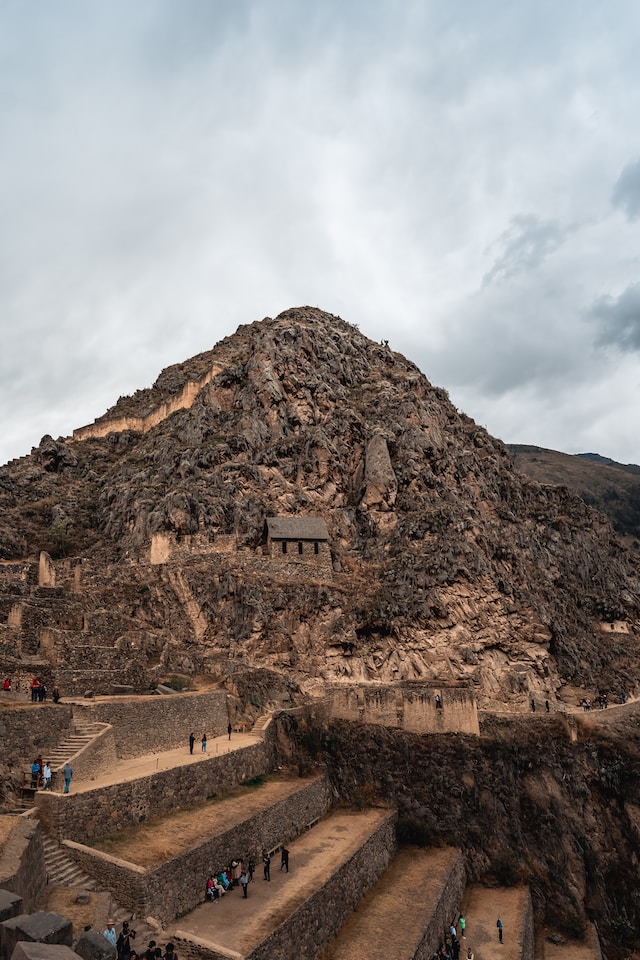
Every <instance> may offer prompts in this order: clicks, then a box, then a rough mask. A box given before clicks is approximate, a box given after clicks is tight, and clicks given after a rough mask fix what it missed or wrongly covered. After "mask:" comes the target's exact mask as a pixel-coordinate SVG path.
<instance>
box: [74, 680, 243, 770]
mask: <svg viewBox="0 0 640 960" xmlns="http://www.w3.org/2000/svg"><path fill="white" fill-rule="evenodd" d="M74 714H75V716H76V717H77V719H78V720H86V721H99V722H101V723H110V724H111V725H112V726H113V730H114V737H115V749H116V755H117V756H118V757H127V758H129V757H141V756H144V755H145V754H147V753H153V752H157V751H161V750H173V749H175V748H176V747H180V746H183V745H184V746H186V744H187V743H188V742H189V734H190V733H191V731H192V730H193V732H194V733H195V735H196V737H197V738H198V739H199V738H200V737H201V735H202V732H203V731H206V733H207V736H208V737H210V738H213V737H217V736H221V735H222V734H224V733H226V731H227V724H228V723H229V713H228V709H227V695H226V693H225V691H224V690H209V691H207V692H206V693H196V694H194V693H184V694H182V693H175V694H167V695H166V696H157V695H155V696H149V697H144V698H141V697H136V699H135V700H133V699H131V698H110V699H109V700H96V701H94V702H88V703H83V704H78V705H77V706H76V707H75V709H74Z"/></svg>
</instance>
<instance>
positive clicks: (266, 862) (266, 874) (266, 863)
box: [262, 850, 271, 880]
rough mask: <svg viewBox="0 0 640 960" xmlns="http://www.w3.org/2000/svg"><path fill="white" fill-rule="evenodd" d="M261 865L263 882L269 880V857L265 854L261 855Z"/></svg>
mask: <svg viewBox="0 0 640 960" xmlns="http://www.w3.org/2000/svg"><path fill="white" fill-rule="evenodd" d="M262 865H263V867H264V877H263V880H271V857H270V856H269V854H268V853H267V852H266V850H265V852H264V853H263V854H262Z"/></svg>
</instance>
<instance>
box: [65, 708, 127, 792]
mask: <svg viewBox="0 0 640 960" xmlns="http://www.w3.org/2000/svg"><path fill="white" fill-rule="evenodd" d="M68 759H69V761H70V763H71V766H72V768H73V776H74V777H75V779H76V782H77V781H78V780H84V781H86V780H92V779H93V778H94V777H95V776H96V775H97V774H100V773H102V772H103V771H105V770H112V769H113V768H114V765H115V764H116V763H117V762H118V760H117V757H116V747H115V740H114V736H113V727H110V726H109V725H108V724H105V725H104V729H103V730H102V732H101V733H99V734H98V735H97V736H96V737H95V739H94V740H91V741H90V742H89V743H88V744H87V745H86V746H85V747H82V749H81V750H79V751H78V752H77V753H74V754H73V755H71V756H70V757H69V758H68ZM63 767H64V763H63V764H60V766H59V767H56V768H55V769H54V770H53V771H52V774H53V775H52V777H51V787H52V789H53V790H60V789H62V787H63V786H64V776H63V773H62V768H63Z"/></svg>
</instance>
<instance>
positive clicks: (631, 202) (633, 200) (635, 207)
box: [611, 160, 640, 221]
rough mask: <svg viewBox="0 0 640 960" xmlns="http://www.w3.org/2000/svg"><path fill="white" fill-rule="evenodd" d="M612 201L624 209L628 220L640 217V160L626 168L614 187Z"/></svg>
mask: <svg viewBox="0 0 640 960" xmlns="http://www.w3.org/2000/svg"><path fill="white" fill-rule="evenodd" d="M611 202H612V203H613V206H614V207H616V208H618V209H619V210H622V211H623V213H624V214H625V215H626V217H627V220H631V221H633V220H637V219H638V218H640V160H636V162H635V163H629V164H627V166H626V167H625V168H624V170H623V171H622V173H621V174H620V176H619V177H618V180H617V181H616V184H615V186H614V188H613V196H612V198H611Z"/></svg>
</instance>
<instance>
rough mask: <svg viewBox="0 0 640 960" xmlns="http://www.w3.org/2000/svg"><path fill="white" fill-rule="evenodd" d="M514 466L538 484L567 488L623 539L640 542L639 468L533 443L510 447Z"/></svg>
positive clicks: (608, 459)
mask: <svg viewBox="0 0 640 960" xmlns="http://www.w3.org/2000/svg"><path fill="white" fill-rule="evenodd" d="M507 449H508V450H509V453H510V454H511V456H512V458H513V462H514V466H515V467H516V469H517V470H519V471H520V472H521V473H524V474H526V476H528V477H530V478H531V479H533V480H537V481H538V483H552V484H561V485H563V486H566V487H567V488H568V489H569V490H571V491H572V492H573V493H577V494H578V496H579V497H581V498H582V500H584V502H585V503H586V504H588V505H589V506H590V507H595V508H596V509H597V510H601V511H602V513H604V514H606V515H607V517H608V518H609V520H610V521H611V523H612V525H613V528H614V529H615V531H616V532H617V533H619V534H620V535H621V536H623V537H628V538H631V539H633V540H640V479H638V478H640V466H638V464H635V463H628V464H622V463H617V462H616V461H615V460H611V459H610V458H609V457H603V456H601V455H600V454H599V453H578V454H569V453H561V452H560V451H557V450H547V449H546V448H545V447H537V446H534V445H532V444H519V443H510V444H507Z"/></svg>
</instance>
